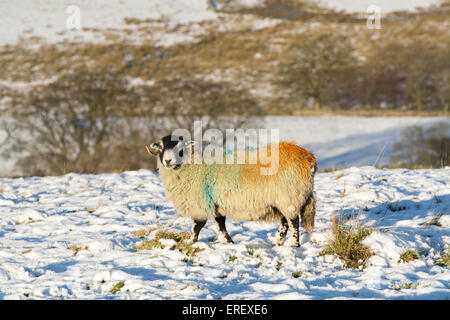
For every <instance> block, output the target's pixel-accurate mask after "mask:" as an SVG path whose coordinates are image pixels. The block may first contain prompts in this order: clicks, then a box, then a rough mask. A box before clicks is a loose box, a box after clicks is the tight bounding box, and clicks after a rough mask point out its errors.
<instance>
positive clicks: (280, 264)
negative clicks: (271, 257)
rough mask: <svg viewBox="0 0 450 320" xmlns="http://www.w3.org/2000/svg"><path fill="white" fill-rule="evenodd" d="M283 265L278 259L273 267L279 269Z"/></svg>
mask: <svg viewBox="0 0 450 320" xmlns="http://www.w3.org/2000/svg"><path fill="white" fill-rule="evenodd" d="M282 266H283V262H281V261H278V262H277V265H276V266H275V269H277V271H280V269H281V267H282Z"/></svg>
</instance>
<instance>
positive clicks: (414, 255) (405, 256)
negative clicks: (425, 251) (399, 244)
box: [398, 250, 420, 263]
mask: <svg viewBox="0 0 450 320" xmlns="http://www.w3.org/2000/svg"><path fill="white" fill-rule="evenodd" d="M419 258H420V256H419V253H418V252H417V251H416V250H406V251H405V252H403V253H402V254H401V255H400V259H399V260H398V263H400V262H404V263H409V262H411V261H414V260H417V259H419Z"/></svg>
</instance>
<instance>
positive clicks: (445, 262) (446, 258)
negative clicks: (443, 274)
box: [436, 250, 450, 267]
mask: <svg viewBox="0 0 450 320" xmlns="http://www.w3.org/2000/svg"><path fill="white" fill-rule="evenodd" d="M436 264H437V265H438V266H441V267H450V250H449V251H447V252H446V253H444V254H443V255H441V258H440V259H439V260H438V261H437V262H436Z"/></svg>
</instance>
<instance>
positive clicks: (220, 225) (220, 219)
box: [214, 216, 234, 243]
mask: <svg viewBox="0 0 450 320" xmlns="http://www.w3.org/2000/svg"><path fill="white" fill-rule="evenodd" d="M214 220H215V221H216V224H217V229H219V234H220V235H221V236H222V237H223V238H224V239H225V241H226V242H228V243H234V242H233V240H232V239H231V237H230V235H229V234H228V231H227V228H226V227H225V217H224V216H217V217H215V218H214Z"/></svg>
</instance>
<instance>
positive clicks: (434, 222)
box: [420, 213, 442, 227]
mask: <svg viewBox="0 0 450 320" xmlns="http://www.w3.org/2000/svg"><path fill="white" fill-rule="evenodd" d="M441 217H442V213H440V214H438V215H437V216H434V217H433V218H432V219H431V220H430V221H427V222H422V223H421V224H420V225H421V226H436V227H442V224H441V222H440V221H439V219H441Z"/></svg>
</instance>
